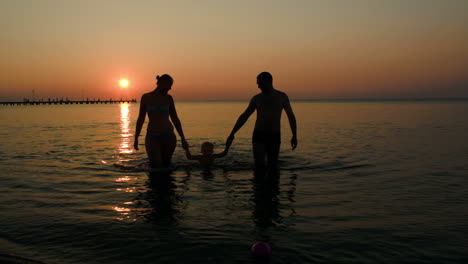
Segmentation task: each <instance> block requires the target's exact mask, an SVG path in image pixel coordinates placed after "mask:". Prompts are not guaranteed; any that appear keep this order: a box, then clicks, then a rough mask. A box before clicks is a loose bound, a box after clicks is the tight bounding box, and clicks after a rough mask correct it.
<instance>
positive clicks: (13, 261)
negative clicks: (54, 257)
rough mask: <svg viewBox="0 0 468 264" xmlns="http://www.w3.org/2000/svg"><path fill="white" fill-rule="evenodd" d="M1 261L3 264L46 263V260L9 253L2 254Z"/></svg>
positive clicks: (0, 255)
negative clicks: (41, 260)
mask: <svg viewBox="0 0 468 264" xmlns="http://www.w3.org/2000/svg"><path fill="white" fill-rule="evenodd" d="M0 263H3V264H45V263H44V262H40V261H36V260H32V259H27V258H23V257H18V256H13V255H8V254H0Z"/></svg>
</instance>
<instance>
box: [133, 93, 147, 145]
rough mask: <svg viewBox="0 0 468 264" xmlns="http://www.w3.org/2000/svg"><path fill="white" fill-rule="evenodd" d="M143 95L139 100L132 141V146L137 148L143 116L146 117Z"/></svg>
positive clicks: (143, 121) (143, 120)
mask: <svg viewBox="0 0 468 264" xmlns="http://www.w3.org/2000/svg"><path fill="white" fill-rule="evenodd" d="M144 97H145V95H143V96H142V97H141V100H140V113H139V114H138V119H137V122H136V128H135V141H134V143H133V147H134V148H135V149H136V150H138V137H139V136H140V133H141V128H142V127H143V124H144V123H145V117H146V104H145V101H144Z"/></svg>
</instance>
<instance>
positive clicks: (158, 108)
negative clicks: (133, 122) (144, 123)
mask: <svg viewBox="0 0 468 264" xmlns="http://www.w3.org/2000/svg"><path fill="white" fill-rule="evenodd" d="M170 105H171V103H167V104H165V105H162V106H156V105H146V111H148V112H152V113H158V112H159V113H165V112H169V106H170Z"/></svg>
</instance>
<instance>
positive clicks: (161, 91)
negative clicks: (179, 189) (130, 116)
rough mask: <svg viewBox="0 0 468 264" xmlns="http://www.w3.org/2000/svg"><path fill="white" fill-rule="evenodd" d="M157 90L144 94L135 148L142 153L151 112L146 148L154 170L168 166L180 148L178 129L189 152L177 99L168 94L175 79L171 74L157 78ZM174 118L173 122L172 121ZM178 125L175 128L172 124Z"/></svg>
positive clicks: (183, 145)
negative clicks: (141, 140) (143, 134)
mask: <svg viewBox="0 0 468 264" xmlns="http://www.w3.org/2000/svg"><path fill="white" fill-rule="evenodd" d="M156 79H157V81H156V89H155V90H154V91H152V92H149V93H146V94H143V96H142V97H141V101H140V113H139V115H138V120H137V123H136V130H135V142H134V144H133V147H134V148H135V149H136V150H138V137H139V136H140V132H141V128H142V127H143V123H144V122H145V117H146V114H147V113H148V119H149V122H148V127H147V130H146V138H145V147H146V153H147V154H148V159H149V162H150V166H151V168H161V167H168V166H170V164H171V158H172V154H173V153H174V149H175V147H176V142H177V139H176V136H175V134H174V131H173V130H174V126H175V128H176V130H177V132H178V133H179V136H180V138H181V140H182V147H183V148H184V149H187V147H188V144H187V141H186V140H185V136H184V132H183V131H182V124H181V123H180V120H179V117H178V116H177V112H176V108H175V104H174V100H173V99H172V96H170V95H169V94H168V92H169V90H171V87H172V84H173V82H174V80H173V79H172V77H171V76H169V75H168V74H163V75H161V76H159V75H158V76H156ZM169 116H170V117H171V120H172V123H171V121H170V120H169ZM172 124H174V125H172Z"/></svg>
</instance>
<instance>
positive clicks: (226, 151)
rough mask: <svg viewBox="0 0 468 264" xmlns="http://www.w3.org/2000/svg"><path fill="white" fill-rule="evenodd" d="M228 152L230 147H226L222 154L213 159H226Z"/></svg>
mask: <svg viewBox="0 0 468 264" xmlns="http://www.w3.org/2000/svg"><path fill="white" fill-rule="evenodd" d="M228 151H229V147H228V146H226V148H225V149H224V150H223V152H221V153H218V154H213V158H215V159H216V158H222V157H225V156H226V155H227V154H228Z"/></svg>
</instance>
